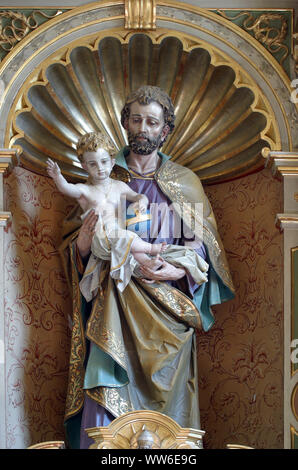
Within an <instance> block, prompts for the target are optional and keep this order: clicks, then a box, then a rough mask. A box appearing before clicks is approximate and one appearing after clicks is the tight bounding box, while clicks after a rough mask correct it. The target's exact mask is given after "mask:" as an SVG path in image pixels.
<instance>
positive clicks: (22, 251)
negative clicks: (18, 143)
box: [5, 168, 283, 449]
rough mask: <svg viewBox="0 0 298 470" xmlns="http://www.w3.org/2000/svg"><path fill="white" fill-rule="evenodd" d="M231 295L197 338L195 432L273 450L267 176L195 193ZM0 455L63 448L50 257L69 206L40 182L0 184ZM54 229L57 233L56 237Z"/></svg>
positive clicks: (55, 260) (272, 279) (213, 441)
mask: <svg viewBox="0 0 298 470" xmlns="http://www.w3.org/2000/svg"><path fill="white" fill-rule="evenodd" d="M206 191H207V194H208V197H209V198H210V201H211V204H212V206H213V208H214V211H215V215H216V218H217V222H218V226H219V231H220V234H221V236H222V239H223V242H224V246H225V248H226V251H227V257H228V262H229V264H230V267H231V272H232V276H233V280H234V282H235V287H236V298H235V300H234V301H232V302H229V303H226V304H223V305H221V306H218V307H217V308H216V309H215V311H216V323H215V325H214V327H213V328H212V329H211V330H210V332H208V333H198V361H199V387H200V410H201V428H202V429H203V430H205V431H206V435H205V437H204V445H205V448H207V449H216V448H225V446H226V444H228V443H238V444H239V443H240V444H244V445H249V446H252V447H256V448H267V449H274V448H282V447H283V350H282V344H283V341H282V338H283V314H282V311H283V305H282V296H283V288H282V266H283V259H282V235H281V234H280V232H279V230H278V229H276V228H275V225H274V221H275V214H276V213H277V212H280V210H281V206H282V197H281V183H280V182H279V181H278V180H276V179H273V178H272V175H271V172H270V171H269V170H266V169H265V170H262V171H260V172H259V173H256V174H253V175H249V176H246V177H243V178H240V179H238V180H235V181H232V182H227V183H221V184H218V185H213V186H210V187H207V188H206ZM5 194H6V204H7V208H8V210H10V211H11V212H12V223H11V224H10V225H9V226H8V228H7V230H6V234H5V273H6V280H5V282H6V292H5V302H6V305H5V315H6V337H7V353H8V354H7V357H8V362H7V399H8V403H7V405H8V415H7V430H8V441H7V445H8V448H10V449H14V448H22V447H26V446H28V445H31V444H34V443H37V442H41V441H46V440H63V439H64V430H63V424H62V423H63V413H64V399H65V392H66V385H67V370H68V347H69V329H68V312H70V311H71V301H70V298H69V294H68V288H67V284H66V282H65V279H64V275H63V270H62V266H61V263H60V259H59V255H58V253H57V250H56V246H57V242H58V240H59V235H60V234H59V228H58V227H60V226H61V221H62V219H63V217H65V215H66V214H67V213H68V212H69V210H70V208H71V206H72V201H70V200H68V199H67V198H65V197H64V196H62V195H61V194H60V193H59V192H58V191H57V190H56V189H55V186H54V184H53V182H52V181H51V180H50V179H49V178H46V177H44V176H41V175H37V174H35V173H33V172H30V171H28V170H25V169H22V168H15V169H14V170H13V172H12V173H11V174H10V175H9V176H8V177H7V178H6V179H5ZM57 228H58V229H57Z"/></svg>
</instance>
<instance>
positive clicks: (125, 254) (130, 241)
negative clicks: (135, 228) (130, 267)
mask: <svg viewBox="0 0 298 470" xmlns="http://www.w3.org/2000/svg"><path fill="white" fill-rule="evenodd" d="M134 239H135V237H134V236H133V235H131V238H130V240H129V242H128V244H127V248H126V251H125V253H124V256H123V259H122V261H121V263H119V264H117V266H111V268H110V269H111V271H115V269H119V268H121V266H123V264H124V263H125V261H126V260H127V257H128V255H129V253H130V248H131V244H132V242H133V240H134Z"/></svg>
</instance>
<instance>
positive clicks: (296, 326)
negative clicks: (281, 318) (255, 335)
mask: <svg viewBox="0 0 298 470" xmlns="http://www.w3.org/2000/svg"><path fill="white" fill-rule="evenodd" d="M293 340H298V246H296V247H293V248H291V344H292V341H293ZM297 346H298V345H297ZM297 346H295V349H296V348H297ZM294 357H295V360H292V361H291V375H292V376H293V375H295V374H297V372H298V363H297V361H296V351H295V352H294ZM297 393H298V389H297V385H296V401H295V403H296V408H295V409H296V415H295V416H296V419H297V420H298V394H297ZM292 404H293V402H292ZM294 414H295V413H294Z"/></svg>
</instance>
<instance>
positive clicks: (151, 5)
mask: <svg viewBox="0 0 298 470" xmlns="http://www.w3.org/2000/svg"><path fill="white" fill-rule="evenodd" d="M125 29H142V30H150V29H156V0H125Z"/></svg>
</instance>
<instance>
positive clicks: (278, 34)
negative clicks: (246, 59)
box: [216, 9, 293, 66]
mask: <svg viewBox="0 0 298 470" xmlns="http://www.w3.org/2000/svg"><path fill="white" fill-rule="evenodd" d="M226 11H228V10H223V9H218V10H216V13H218V14H219V15H221V16H222V17H224V18H225V19H227V20H230V21H233V22H235V21H236V20H238V19H240V18H243V22H242V24H240V25H239V26H240V27H241V28H242V29H244V30H245V31H247V32H249V33H251V34H252V35H253V37H254V38H255V39H256V40H257V41H259V42H260V43H261V44H262V45H263V46H264V47H265V48H266V49H267V50H268V51H269V52H270V53H271V54H272V55H273V56H275V58H276V59H277V60H278V62H279V63H280V65H281V66H283V65H284V62H285V60H286V59H287V58H288V57H289V54H290V52H291V49H292V47H291V46H292V44H291V42H292V41H291V29H292V24H289V20H288V18H286V17H285V14H284V11H286V10H284V11H282V9H281V11H278V10H277V11H273V10H268V11H266V10H246V11H240V12H239V13H236V14H234V16H230V15H227V13H226ZM291 23H293V21H292V22H291ZM286 41H288V42H289V43H290V44H291V45H290V46H289V45H288V44H286Z"/></svg>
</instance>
